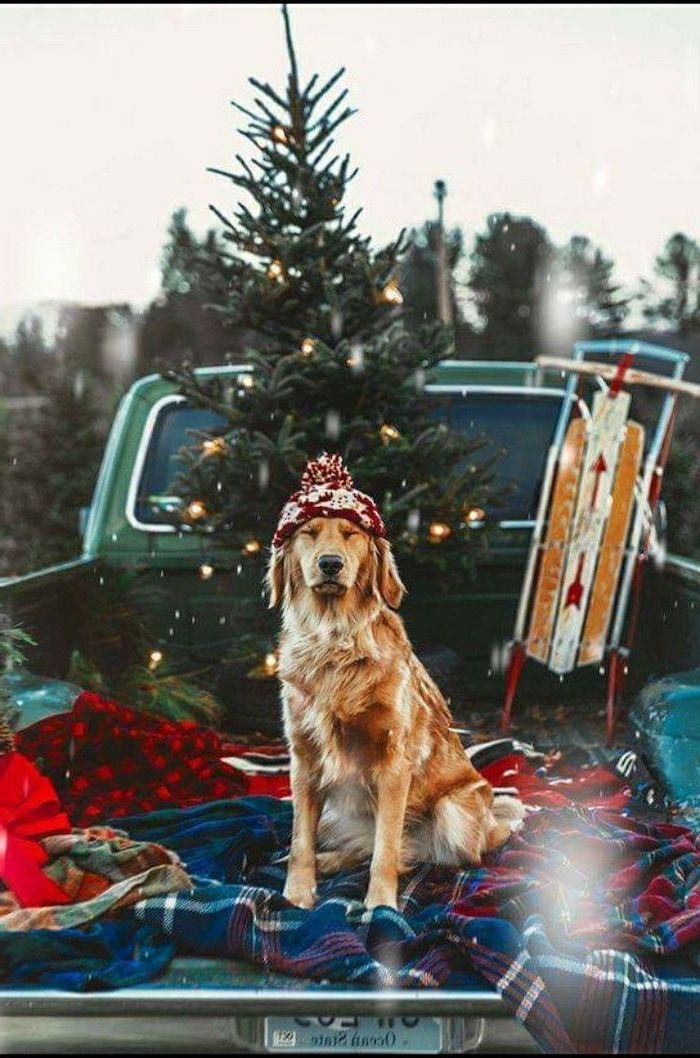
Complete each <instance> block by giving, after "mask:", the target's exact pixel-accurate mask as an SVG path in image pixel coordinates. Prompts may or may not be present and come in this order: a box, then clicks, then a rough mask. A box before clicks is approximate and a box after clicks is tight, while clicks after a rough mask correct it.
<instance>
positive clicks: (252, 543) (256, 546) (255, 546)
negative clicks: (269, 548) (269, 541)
mask: <svg viewBox="0 0 700 1058" xmlns="http://www.w3.org/2000/svg"><path fill="white" fill-rule="evenodd" d="M261 546H262V545H261V543H260V541H259V540H255V539H254V538H252V537H251V539H250V540H246V542H245V544H244V545H243V550H244V551H245V553H246V555H257V553H258V551H259V550H260V548H261Z"/></svg>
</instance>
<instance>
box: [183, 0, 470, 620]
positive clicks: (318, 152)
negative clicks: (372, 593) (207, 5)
mask: <svg viewBox="0 0 700 1058" xmlns="http://www.w3.org/2000/svg"><path fill="white" fill-rule="evenodd" d="M283 19H284V28H285V34H286V43H287V51H288V56H289V75H288V79H287V85H286V89H285V90H284V91H283V92H278V91H276V90H275V89H274V88H272V87H271V86H270V85H269V84H266V83H262V82H261V81H258V80H256V79H255V78H251V79H250V83H251V85H252V86H253V89H254V91H255V98H254V101H253V104H252V106H250V107H247V106H241V105H238V104H235V105H236V107H237V109H238V111H239V112H240V113H241V114H242V115H243V116H244V117H245V119H246V125H245V127H244V128H243V129H241V130H240V132H241V135H242V136H243V137H244V138H245V140H246V141H247V143H248V144H249V145H250V146H251V147H252V149H253V151H252V156H251V157H250V159H247V158H244V157H243V156H242V155H241V154H238V155H236V162H237V167H236V168H235V170H234V171H232V172H228V171H222V170H218V169H217V170H213V171H214V172H217V173H223V175H224V176H225V177H226V178H227V179H228V180H229V181H230V182H231V184H232V185H233V187H234V188H235V191H236V194H237V197H238V203H237V205H236V206H235V209H234V212H233V215H232V216H231V217H229V216H226V215H225V214H224V213H222V212H220V211H219V210H218V209H216V208H214V207H212V208H213V209H214V213H215V214H216V216H217V217H218V218H219V219H220V221H221V222H222V224H223V225H224V229H225V231H224V237H225V240H226V246H227V250H226V252H224V253H221V252H218V251H217V252H216V253H214V254H212V255H211V256H210V259H209V268H210V271H211V278H210V280H209V281H208V283H207V288H208V290H209V291H213V292H216V291H219V292H221V293H220V296H219V298H218V299H217V304H216V309H217V311H218V312H220V313H221V314H222V316H223V318H224V321H225V322H226V323H227V325H228V326H229V327H231V328H232V329H234V330H235V332H236V333H237V334H239V333H241V332H243V333H245V334H247V335H248V337H249V341H248V360H249V362H250V364H251V365H252V371H251V372H250V373H248V374H241V375H239V376H238V377H236V378H233V377H231V376H229V377H226V376H219V377H218V378H214V379H211V378H207V379H204V378H202V377H201V376H199V377H198V376H197V375H196V373H195V372H194V370H193V368H192V367H191V366H188V365H185V366H184V367H183V368H182V369H177V370H174V371H172V372H169V373H168V377H170V378H174V379H175V380H176V381H177V382H178V384H179V386H180V390H181V392H182V393H183V394H184V395H185V396H186V397H187V399H188V400H189V401H190V402H191V403H193V404H195V405H197V406H200V407H207V408H209V409H211V410H212V411H214V412H216V413H217V415H219V416H220V417H221V421H222V423H223V424H224V425H223V426H222V427H221V429H220V430H218V431H217V432H216V433H210V434H206V435H201V436H198V437H197V438H193V441H194V443H193V444H192V446H191V447H189V448H188V449H186V450H185V451H183V453H182V454H181V458H182V459H183V461H184V467H183V471H182V473H181V474H180V476H179V478H178V480H177V481H176V482H175V488H176V490H177V491H178V492H179V494H180V495H181V497H182V498H183V508H182V511H181V518H180V528H181V529H182V530H183V531H187V530H191V531H205V532H208V533H210V534H211V536H210V539H211V540H212V541H215V540H220V541H221V542H222V543H224V544H225V545H226V547H227V548H229V549H231V548H233V549H234V550H236V551H243V552H244V553H246V554H247V555H249V556H251V557H252V558H253V560H254V561H255V560H257V561H260V562H262V560H263V559H264V545H267V544H268V543H269V541H270V539H271V537H272V533H273V530H274V527H275V525H276V523H277V519H278V516H279V511H280V508H281V507H282V505H283V503H284V501H285V500H286V499H287V497H288V496H289V494H290V493H291V492H292V491H293V490H294V489H295V488H296V487H297V484H298V481H299V476H300V473H301V471H302V470H303V467H304V465H305V462H306V460H307V459H308V458H310V457H314V456H317V455H318V454H319V453H320V452H321V451H323V450H328V451H333V452H339V453H341V454H342V455H343V457H344V459H345V461H346V464H347V466H348V467H349V469H350V470H351V472H352V474H353V477H354V479H355V483H356V485H357V487H358V488H360V489H362V490H363V491H365V492H368V493H369V494H371V495H372V496H374V497H375V498H376V499H377V501H378V502H379V503H380V505H381V508H382V512H383V515H384V518H385V521H386V522H387V526H388V531H389V534H390V537H391V538H392V541H393V542H394V546H395V547H396V548H397V549H398V551H399V554H400V557H402V558H403V560H404V562H406V561H409V560H410V562H411V563H412V564H413V565H414V568H415V567H420V566H422V567H423V569H426V568H427V569H429V570H430V571H431V573H433V572H434V571H436V570H437V571H439V573H440V574H441V575H444V577H445V578H446V577H447V576H448V575H450V576H454V575H455V574H456V573H459V571H464V570H467V569H469V568H471V566H472V564H473V560H474V555H475V551H476V548H477V547H478V546H479V545H480V543H481V540H482V536H481V535H480V534H479V533H475V532H474V531H473V530H472V529H470V524H471V523H472V522H473V521H474V517H473V512H474V510H475V509H477V508H478V509H481V508H483V506H484V503H485V501H486V496H487V493H488V491H489V487H490V485H489V482H490V476H491V475H490V463H491V452H490V451H489V448H488V445H487V442H486V441H485V440H484V439H483V438H468V437H466V436H465V435H464V434H463V433H462V432H458V431H456V430H453V429H451V428H450V426H449V425H448V424H447V422H446V421H445V417H444V416H443V421H440V418H439V416H438V417H436V414H435V403H434V402H435V398H434V397H431V396H430V394H429V393H428V392H427V390H426V382H427V380H429V378H430V372H431V369H433V368H434V367H435V365H436V364H437V363H438V362H439V361H440V360H441V359H442V358H444V357H445V355H446V354H448V353H449V352H450V350H451V342H452V333H451V330H449V329H447V328H445V327H442V326H441V325H439V324H437V323H435V322H434V321H431V322H427V323H422V324H421V325H420V326H416V324H415V320H410V321H409V319H408V318H407V317H406V316H405V315H404V313H403V310H402V303H403V297H402V294H401V290H400V287H399V283H398V277H399V268H400V256H401V254H402V252H403V250H404V245H403V238H402V236H399V238H398V239H397V240H396V241H395V242H393V243H391V244H390V245H389V246H387V247H385V248H383V249H380V250H378V251H375V250H373V249H372V247H371V245H370V240H369V238H368V237H366V236H365V235H363V234H361V232H360V231H359V229H358V217H359V213H360V211H359V210H356V211H354V212H350V211H349V210H348V209H347V207H346V203H345V200H346V194H347V190H348V185H349V183H350V181H351V180H352V179H353V177H354V175H355V173H356V170H355V169H354V168H353V167H352V165H351V162H350V158H349V157H348V156H347V155H342V154H340V153H338V152H337V150H336V149H335V145H334V137H335V135H336V133H337V131H338V129H339V128H340V126H341V125H342V124H343V123H344V122H345V121H347V119H348V118H349V117H350V116H351V114H352V113H353V111H352V109H351V108H350V107H349V106H348V105H347V104H346V99H347V88H342V87H341V78H342V76H343V73H344V71H343V70H342V69H341V70H338V71H337V72H336V73H335V74H333V76H332V77H330V78H329V79H328V80H326V81H324V82H322V81H321V80H320V79H319V77H318V75H314V76H313V77H311V79H310V80H309V81H308V82H306V83H305V84H304V85H302V82H301V80H300V75H299V69H298V64H297V58H296V54H295V50H294V45H293V42H292V36H291V31H290V24H289V16H288V12H287V10H286V7H283ZM477 452H480V455H479V456H478V457H477ZM470 513H471V518H470ZM404 568H405V567H404ZM252 620H253V617H252V615H251V621H252Z"/></svg>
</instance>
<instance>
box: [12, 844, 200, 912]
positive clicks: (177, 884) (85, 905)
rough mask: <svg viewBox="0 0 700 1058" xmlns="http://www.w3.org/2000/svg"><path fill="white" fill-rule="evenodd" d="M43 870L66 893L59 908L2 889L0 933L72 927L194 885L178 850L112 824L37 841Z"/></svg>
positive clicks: (50, 880) (61, 891)
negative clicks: (139, 838)
mask: <svg viewBox="0 0 700 1058" xmlns="http://www.w3.org/2000/svg"><path fill="white" fill-rule="evenodd" d="M38 844H39V847H40V849H41V851H42V853H43V855H44V857H45V866H44V867H43V870H42V874H43V875H44V876H45V877H46V879H47V880H49V882H50V883H51V884H52V885H54V886H55V887H56V889H57V890H58V892H59V893H61V894H62V896H63V898H64V902H62V903H61V904H60V905H57V906H56V905H55V906H44V907H23V906H22V904H21V903H20V901H19V900H18V898H17V896H16V895H15V894H14V893H13V892H12V891H11V890H9V889H6V890H4V891H1V892H0V932H18V931H23V932H28V931H30V930H39V929H41V930H60V929H74V928H76V927H77V926H80V925H84V924H85V923H88V922H93V921H95V920H96V919H99V918H101V917H102V916H104V915H107V914H113V913H115V912H117V911H119V910H120V909H122V908H124V907H128V906H129V905H130V904H133V903H135V902H136V901H137V900H142V899H143V898H144V897H147V896H159V895H161V894H165V893H172V892H176V891H177V890H180V889H188V888H191V885H192V883H191V881H190V878H189V876H188V875H187V873H186V872H185V871H184V869H183V867H182V864H181V863H180V860H179V858H178V856H177V854H176V853H174V852H171V851H169V850H168V849H165V848H163V847H162V846H160V845H157V844H154V843H153V842H147V841H134V840H132V839H131V838H129V837H127V835H126V834H124V833H123V832H121V831H115V830H112V829H110V828H109V827H92V828H90V829H87V830H77V829H76V830H73V831H72V832H71V833H68V834H54V835H51V836H49V837H46V838H42V839H41V841H40V842H39V843H38Z"/></svg>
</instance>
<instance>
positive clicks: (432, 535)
mask: <svg viewBox="0 0 700 1058" xmlns="http://www.w3.org/2000/svg"><path fill="white" fill-rule="evenodd" d="M451 532H452V530H451V529H450V527H449V525H448V524H447V522H431V523H430V526H429V527H428V537H429V539H430V542H431V544H441V543H442V542H443V540H447V538H448V536H450V534H451Z"/></svg>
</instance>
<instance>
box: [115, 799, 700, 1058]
mask: <svg viewBox="0 0 700 1058" xmlns="http://www.w3.org/2000/svg"><path fill="white" fill-rule="evenodd" d="M124 823H125V825H126V826H127V827H128V829H129V831H130V833H131V834H132V835H134V836H140V837H146V836H148V837H149V838H150V839H152V840H157V841H163V842H165V843H166V844H168V845H169V846H170V847H171V848H174V849H176V850H177V851H178V852H179V853H180V855H181V856H182V858H183V860H184V862H185V864H186V865H187V867H188V869H189V870H190V872H191V873H192V874H193V875H195V878H194V888H193V890H192V891H188V892H182V893H175V894H173V895H171V896H169V897H165V898H156V899H147V900H144V901H141V902H139V903H138V904H137V905H136V906H135V907H134V908H133V909H132V911H131V912H130V913H131V914H133V915H134V917H135V919H136V921H137V922H138V923H139V925H142V926H147V927H149V928H151V929H154V930H160V931H162V932H163V933H164V935H165V937H166V938H167V940H168V941H169V942H170V943H173V944H174V945H175V947H176V949H177V950H178V951H180V952H189V953H192V954H198V955H230V956H233V957H236V958H244V959H247V960H249V961H251V962H254V963H257V964H258V965H260V966H261V967H263V968H265V969H268V970H274V971H278V972H282V973H287V974H293V975H296V976H302V977H311V978H314V979H316V980H327V981H334V982H339V983H349V984H355V985H362V986H364V987H389V986H391V987H399V988H401V987H409V988H415V987H428V988H430V987H440V986H444V987H450V988H466V987H475V986H476V987H479V983H480V984H481V986H483V984H484V982H487V983H488V985H490V986H491V987H493V988H495V989H497V990H498V991H499V992H500V993H501V994H502V995H503V998H504V1000H505V1002H506V1003H507V1005H508V1006H509V1008H510V1010H511V1011H512V1013H513V1014H514V1015H515V1016H516V1017H517V1018H518V1019H519V1020H521V1021H522V1022H523V1024H525V1025H526V1027H527V1028H528V1029H529V1031H530V1032H531V1034H532V1035H533V1037H534V1038H535V1039H536V1040H537V1042H538V1043H539V1044H540V1045H541V1046H542V1047H543V1048H544V1050H546V1051H548V1052H550V1053H639V1054H653V1053H673V1051H681V1052H682V1051H686V1052H688V1051H691V1052H695V1050H696V1040H697V1036H696V1035H694V1034H695V1033H696V1031H697V1030H698V1029H700V978H699V977H698V974H697V969H696V961H695V960H696V958H697V950H698V946H697V942H698V940H700V899H698V896H697V893H696V889H697V881H698V878H699V877H700V846H699V844H698V838H697V836H696V835H695V834H694V833H693V832H691V831H690V830H688V829H687V828H685V827H682V826H678V825H675V824H664V823H662V824H659V823H651V822H643V821H640V820H636V819H633V818H631V817H630V816H629V815H626V814H625V813H624V812H620V811H617V810H611V809H607V808H605V807H595V808H586V807H583V806H581V805H569V806H568V807H564V808H546V809H541V810H540V811H539V812H537V813H534V814H532V815H531V816H529V818H528V820H527V825H526V827H525V829H524V831H523V832H521V833H520V834H518V835H515V836H514V837H513V838H512V839H511V841H510V842H509V844H508V845H507V846H506V847H505V848H504V849H503V850H502V851H501V852H499V853H497V854H495V855H492V856H490V857H489V858H488V861H487V862H486V863H485V864H484V865H483V866H481V867H479V868H473V869H470V870H462V871H455V870H448V869H445V868H437V867H433V866H429V865H425V866H423V867H421V868H419V869H417V870H416V871H414V872H413V873H412V874H410V875H408V876H406V877H405V878H404V879H403V881H402V886H401V897H400V910H399V911H393V910H391V909H388V908H378V909H376V910H375V911H373V912H371V913H370V912H367V911H366V910H365V909H364V907H363V906H362V903H361V900H362V897H363V895H364V892H365V891H366V886H367V880H368V868H367V866H366V865H365V866H363V867H359V868H357V870H355V871H353V872H348V873H345V874H343V875H339V876H335V877H332V878H328V879H325V880H322V881H321V883H320V886H319V902H318V904H317V906H316V907H315V908H314V909H313V910H311V911H303V910H300V909H297V908H293V907H291V906H290V905H289V904H288V903H287V902H286V901H285V900H284V898H283V897H282V896H281V890H282V887H283V884H284V876H285V863H284V856H285V851H286V845H287V842H288V840H289V833H290V826H291V806H290V805H289V804H288V803H285V802H279V801H274V800H271V799H267V798H250V799H241V800H239V801H237V802H228V803H227V802H220V803H219V804H211V805H203V806H200V807H198V808H193V809H189V810H186V811H184V812H168V811H165V812H160V813H155V814H153V815H150V816H145V817H141V818H134V819H128V820H125V821H124ZM208 850H209V851H208ZM197 876H199V877H197ZM203 876H206V877H203Z"/></svg>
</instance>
